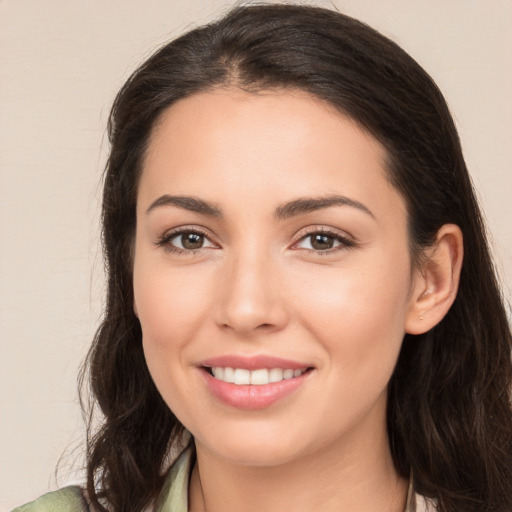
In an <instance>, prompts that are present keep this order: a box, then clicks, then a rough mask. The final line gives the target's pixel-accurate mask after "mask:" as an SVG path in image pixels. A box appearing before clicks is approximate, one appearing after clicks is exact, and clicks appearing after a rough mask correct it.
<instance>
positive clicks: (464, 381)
mask: <svg viewBox="0 0 512 512" xmlns="http://www.w3.org/2000/svg"><path fill="white" fill-rule="evenodd" d="M227 85H230V86H237V87H240V88H242V89H244V90H249V91H258V90H265V89H273V88H274V89H275V88H281V89H282V88H293V89H301V90H303V91H306V92H308V93H310V94H312V95H314V96H316V97H318V98H320V99H322V100H324V101H326V102H328V103H330V104H331V105H333V106H335V107H336V108H337V109H339V111H340V112H342V113H344V114H345V115H348V116H349V117H351V118H352V119H354V120H355V121H356V122H357V123H359V125H361V126H363V127H364V128H365V129H366V130H368V131H369V132H370V133H372V134H373V136H375V137H376V138H377V139H378V140H379V141H380V142H381V143H382V144H383V145H384V147H385V148H386V149H387V155H388V162H387V164H388V165H387V166H388V169H387V170H388V175H389V179H390V180H391V182H392V183H393V184H394V186H395V187H396V188H397V189H398V191H399V192H400V193H401V194H402V195H403V197H404V198H405V201H406V204H407V208H408V223H409V238H410V247H411V257H412V258H413V261H414V260H415V258H417V257H418V256H419V255H420V254H421V251H422V249H423V248H425V247H426V246H428V245H429V244H431V243H432V242H433V240H434V237H435V234H436V232H437V230H438V229H439V228H440V227H441V226H442V225H443V224H445V223H455V224H457V225H458V226H460V228H461V229H462V232H463V234H464V243H465V247H464V251H465V260H464V264H463V268H462V275H461V281H460V288H459V292H458V296H457V298H456V300H455V303H454V304H453V306H452V308H451V309H450V311H449V312H448V314H447V315H446V317H445V318H444V319H443V320H442V321H441V322H440V323H439V325H437V326H436V327H435V328H433V329H432V330H431V331H429V332H428V333H426V334H424V335H420V336H412V335H406V336H405V339H404V341H403V347H402V350H401V353H400V357H399V360H398V363H397V366H396V369H395V372H394V374H393V376H392V379H391V382H390V383H389V400H388V402H389V405H388V415H387V421H388V432H389V438H390V443H391V450H392V455H393V458H394V463H395V466H396V469H397V470H398V472H399V473H400V474H401V475H404V476H407V475H408V474H409V472H410V471H411V469H412V472H413V474H414V485H415V488H416V490H417V491H418V492H420V493H422V494H424V495H426V496H428V497H433V498H436V499H437V507H438V510H439V511H440V512H449V511H461V510H464V511H480V512H481V511H497V512H505V511H510V510H512V410H511V403H510V390H511V385H512V364H511V348H512V339H511V333H510V327H509V325H508V322H507V318H506V313H505V308H504V301H503V297H502V296H501V294H500V289H499V286H498V284H497V280H496V274H495V271H494V268H493V264H492V261H491V258H490V255H489V250H488V245H487V242H486V236H485V229H484V226H483V222H482V218H481V215H480V212H479V207H478V204H477V201H476V199H475V195H474V192H473V188H472V185H471V181H470V178H469V176H468V172H467V169H466V165H465V162H464V158H463V155H462V151H461V147H460V142H459V139H458V135H457V132H456V129H455V126H454V123H453V120H452V118H451V115H450V113H449V110H448V107H447V105H446V102H445V100H444V98H443V96H442V94H441V93H440V91H439V89H438V88H437V86H436V85H435V84H434V82H433V81H432V79H431V78H430V77H429V76H428V75H427V73H426V72H425V71H424V70H423V69H422V68H421V67H420V66H419V65H418V64H417V63H416V62H415V61H414V60H413V59H412V58H411V57H410V56H409V55H407V54H406V53H405V52H404V51H403V50H402V49H401V48H400V47H398V46H397V45H396V44H395V43H393V42H392V41H390V40H389V39H387V38H385V37H384V36H382V35H381V34H379V33H378V32H376V31H375V30H373V29H371V28H370V27H368V26H367V25H365V24H363V23H361V22H359V21H357V20H354V19H352V18H350V17H347V16H344V15H342V14H339V13H337V12H333V11H330V10H326V9H321V8H317V7H307V6H292V5H258V6H246V7H243V6H242V7H238V8H235V9H234V10H232V11H230V12H229V13H228V14H227V15H226V16H225V17H223V18H222V19H220V20H219V21H217V22H215V23H212V24H209V25H206V26H204V27H200V28H198V29H195V30H192V31H190V32H188V33H187V34H185V35H183V36H182V37H180V38H178V39H176V40H174V41H172V42H170V43H169V44H167V45H165V46H164V47H163V48H161V49H160V50H159V51H157V52H156V53H155V54H154V55H153V56H152V57H151V58H150V59H149V60H147V61H146V62H145V63H144V64H143V65H142V66H141V67H140V68H139V69H138V70H137V71H136V72H135V73H134V74H133V75H132V76H131V77H130V78H129V79H128V81H127V82H126V84H125V85H124V87H123V88H122V89H121V91H120V92H119V94H118V96H117V98H116V100H115V102H114V105H113V108H112V112H111V116H110V120H109V126H108V132H109V137H110V143H111V152H110V158H109V160H108V164H107V167H106V173H105V183H104V200H103V217H102V219H103V243H104V253H105V261H106V269H107V274H108V290H107V303H106V308H105V315H104V319H103V323H102V325H101V327H100V328H99V330H98V332H97V334H96V337H95V339H94V343H93V345H92V347H91V350H90V353H89V356H88V359H87V361H86V367H85V370H84V372H85V373H84V374H83V378H85V377H84V376H85V375H86V372H87V370H88V376H89V383H90V388H91V391H92V394H93V398H94V400H95V401H96V403H97V405H98V406H99V409H100V411H101V413H102V415H103V423H102V425H101V427H100V428H99V430H97V431H96V432H92V431H91V430H89V434H90V436H89V442H88V453H87V455H88V483H87V489H88V493H89V495H90V497H91V499H92V501H93V504H94V505H95V506H96V507H97V508H98V510H102V511H105V510H115V511H128V510H129V511H130V512H137V511H141V510H142V509H143V508H145V507H148V506H151V505H152V504H153V503H154V502H155V500H156V499H157V498H158V495H159V492H160V490H161V487H162V482H163V478H164V472H165V460H166V455H167V454H168V452H169V449H170V447H171V446H172V445H173V444H175V443H176V441H177V440H178V439H179V436H180V434H181V433H182V431H183V427H182V425H181V424H180V422H179V421H178V419H177V418H176V417H175V416H174V415H173V413H172V411H170V410H169V408H168V407H167V405H166V404H165V403H164V401H163V400H162V398H161V397H160V395H159V393H158V391H157V389H156V388H155V385H154V384H153V382H152V379H151V376H150V374H149V372H148V369H147V366H146V363H145V360H144V354H143V351H142V342H141V338H142V336H141V328H140V325H139V322H138V320H137V318H136V317H135V315H134V313H133V302H132V301H133V289H132V271H131V246H132V242H133V237H134V229H135V222H136V219H135V206H136V193H137V183H138V178H139V175H140V173H141V165H142V160H143V156H144V153H145V150H146V147H147V145H148V140H149V137H150V133H151V129H152V127H153V126H154V124H155V122H156V120H157V119H158V118H159V116H160V114H161V113H162V112H163V111H164V110H165V109H166V108H167V107H169V106H170V105H171V104H173V103H174V102H176V101H178V100H180V99H181V98H185V97H187V96H190V95H192V94H194V93H197V92H199V91H205V90H208V89H211V88H214V87H223V86H227ZM100 503H101V504H100Z"/></svg>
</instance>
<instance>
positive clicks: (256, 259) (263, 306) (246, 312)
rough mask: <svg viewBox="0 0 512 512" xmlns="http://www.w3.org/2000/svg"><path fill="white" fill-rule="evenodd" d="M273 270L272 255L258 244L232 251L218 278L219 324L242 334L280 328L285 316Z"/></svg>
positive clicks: (273, 261)
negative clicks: (219, 281)
mask: <svg viewBox="0 0 512 512" xmlns="http://www.w3.org/2000/svg"><path fill="white" fill-rule="evenodd" d="M276 267H277V262H276V261H275V260H274V258H273V257H272V254H271V252H270V251H268V250H262V248H261V247H258V245H257V244H251V246H246V247H244V248H241V249H240V250H237V251H233V253H232V254H231V256H229V257H228V258H227V260H226V265H225V267H224V268H223V272H222V275H221V276H220V280H221V283H220V285H219V288H220V291H221V293H220V297H219V302H218V304H217V315H216V316H217V322H218V323H219V325H221V326H223V327H225V328H231V329H232V330H234V331H237V332H238V333H239V334H244V335H247V334H250V333H251V332H254V331H255V330H258V331H259V330H261V329H263V328H264V329H266V330H271V329H277V328H280V327H282V326H283V324H284V322H285V321H286V314H285V307H284V304H283V302H282V298H281V293H280V289H279V286H277V285H278V283H277V279H276V275H277V268H276Z"/></svg>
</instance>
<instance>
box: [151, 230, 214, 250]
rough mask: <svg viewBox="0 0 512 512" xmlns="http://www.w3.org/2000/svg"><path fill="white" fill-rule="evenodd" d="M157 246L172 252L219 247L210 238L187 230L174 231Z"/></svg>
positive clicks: (165, 236)
mask: <svg viewBox="0 0 512 512" xmlns="http://www.w3.org/2000/svg"><path fill="white" fill-rule="evenodd" d="M157 245H160V246H164V247H165V248H166V249H167V250H168V251H171V252H192V251H197V250H200V249H205V248H210V247H217V246H216V245H215V244H214V243H213V242H211V241H210V240H209V238H208V237H207V236H206V235H205V234H204V233H201V232H199V231H195V230H191V229H187V230H180V231H173V232H172V233H169V234H167V235H164V236H163V237H162V239H161V240H159V241H158V242H157Z"/></svg>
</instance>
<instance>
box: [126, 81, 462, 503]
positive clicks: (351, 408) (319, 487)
mask: <svg viewBox="0 0 512 512" xmlns="http://www.w3.org/2000/svg"><path fill="white" fill-rule="evenodd" d="M384 161H385V151H384V149H383V148H382V146H381V145H380V144H379V143H378V142H377V141H376V140H375V139H374V138H373V137H372V136H370V135H369V134H367V133H366V132H364V131H363V130H361V129H360V128H359V127H358V125H357V124H355V123H354V122H352V121H351V120H349V119H348V118H346V117H344V116H343V115H341V114H340V113H339V112H336V111H334V110H333V109H332V108H330V107H329V106H326V105H325V104H324V103H322V102H321V101H319V100H318V99H315V98H313V97H311V96H308V95H306V94H304V93H300V92H294V91H282V92H263V93H259V94H257V95H254V94H249V93H245V92H241V91H238V90H236V89H230V90H217V91H214V92H210V93H200V94H197V95H194V96H192V97H189V98H187V99H184V100H181V101H179V102H177V103H176V104H174V105H173V106H171V107H170V108H169V109H168V110H167V111H166V112H165V113H164V114H163V116H162V117H161V118H160V120H159V122H158V124H157V125H156V126H155V128H154V130H153V133H152V137H151V141H150V145H149V148H148V151H147V155H146V159H145V162H144V166H143V172H142V176H141V181H140V185H139V191H138V202H137V229H136V238H135V250H134V298H135V310H136V314H137V316H138V317H139V319H140V322H141V326H142V330H143V345H144V351H145V355H146V360H147V364H148V367H149V370H150V372H151V375H152V377H153V379H154V381H155V384H156V386H157V387H158V389H159V391H160V393H161V394H162V396H163V398H164V400H165V401H166V403H167V404H168V405H169V407H170V408H171V409H172V411H173V412H174V413H175V414H176V416H177V417H178V418H179V419H180V421H181V422H182V423H183V424H184V425H185V426H186V427H187V429H188V430H189V431H190V432H191V433H192V435H193V436H194V440H195V443H196V450H197V464H196V466H195V468H194V470H193V474H192V479H191V485H190V496H189V498H190V509H191V510H194V511H196V510H198V511H199V510H208V511H210V512H211V511H220V510H222V511H223V512H226V511H230V510H237V511H252V510H265V511H273V510H296V511H310V510H320V509H319V508H318V507H319V504H321V510H322V511H330V510H351V511H354V512H358V511H369V510H379V511H397V512H398V511H400V512H402V511H403V510H404V506H405V497H406V493H407V484H408V482H407V481H406V480H404V479H401V478H400V477H399V476H398V475H397V474H396V472H395V470H394V468H393V463H392V460H391V455H390V451H389V446H388V439H387V434H386V422H385V414H386V394H387V385H388V382H389V379H390V377H391V374H392V372H393V368H394V366H395V363H396V360H397V357H398V354H399V350H400V347H401V342H402V339H403V336H404V334H405V333H406V332H413V333H419V332H423V331H425V330H427V329H429V328H430V327H431V326H432V325H435V323H437V322H438V321H439V320H440V319H441V318H442V316H443V315H444V314H445V313H446V311H447V309H448V308H449V306H450V304H451V302H452V301H453V298H454V296H455V293H456V285H457V276H458V271H459V268H460V261H461V258H462V248H461V247H462V237H461V235H460V231H458V228H456V227H454V226H445V227H443V229H442V230H441V231H440V232H439V236H438V241H437V244H436V247H435V248H433V250H432V258H430V259H428V258H427V263H425V264H424V267H423V268H421V269H416V268H412V265H411V258H410V254H409V249H408V239H407V212H406V208H405V203H404V201H403V199H402V197H401V196H400V194H399V193H398V192H397V191H396V189H395V188H394V187H393V186H392V185H391V184H390V182H389V181H388V179H387V177H386V170H385V167H384ZM164 195H170V196H173V197H177V196H186V197H194V198H198V199H201V200H202V201H207V202H209V203H211V204H213V205H215V208H216V210H217V211H216V212H215V213H216V215H210V214H207V213H206V212H204V211H203V212H196V211H190V210H189V209H187V207H184V204H183V202H182V204H181V205H177V204H170V203H169V202H167V204H162V203H165V201H164V200H161V199H160V204H158V203H155V202H156V201H158V200H159V198H161V197H162V196H164ZM334 195H335V196H343V197H345V198H349V199H350V200H351V201H352V202H357V205H359V206H354V205H351V204H345V205H340V204H334V205H330V206H325V207H322V208H318V209H315V210H313V211H306V212H299V213H297V212H295V214H294V215H289V216H286V218H284V217H283V216H280V217H279V216H276V210H278V211H279V208H280V207H282V205H283V204H286V203H289V202H291V201H295V200H297V199H299V198H301V199H302V198H315V199H318V198H326V197H330V196H334ZM361 205H362V206H361ZM365 210H367V211H365ZM210 213H211V212H210ZM220 215H222V216H220ZM178 227H184V230H185V231H186V230H188V231H199V232H200V233H201V234H202V235H205V237H204V238H203V239H201V238H200V239H199V240H203V242H200V244H199V245H201V243H202V244H203V246H202V247H201V248H199V249H197V250H186V249H185V250H183V249H181V251H180V250H179V246H180V243H181V241H182V238H181V235H180V236H178V235H176V234H175V232H174V231H173V230H174V229H176V228H178ZM321 231H324V232H325V231H327V232H328V238H327V239H326V240H327V242H329V243H332V244H333V247H332V249H329V250H323V249H322V248H321V249H320V250H319V249H318V248H316V249H315V248H313V246H312V238H311V234H312V233H318V232H321ZM173 234H174V238H172V236H171V235H173ZM339 237H341V238H339ZM315 247H317V246H315ZM177 248H178V252H177V251H176V249H177ZM434 249H435V250H434ZM226 354H237V355H246V356H247V355H249V356H251V355H260V354H266V355H272V356H276V357H281V358H285V359H292V360H294V361H300V362H303V363H306V364H307V366H309V367H312V368H313V369H312V370H311V371H310V373H309V375H308V378H307V379H306V380H305V381H304V384H303V385H302V386H300V387H299V388H298V389H297V390H296V391H294V392H293V393H292V394H291V395H289V396H287V397H286V398H284V399H282V400H280V401H278V402H276V403H275V404H273V405H271V406H270V407H267V408H263V409H260V410H255V411H252V410H249V411H247V410H240V409H237V408H235V407H231V406H229V405H226V404H224V403H222V402H220V401H219V400H218V399H217V398H215V397H214V396H213V395H212V394H211V392H210V391H209V390H208V388H207V386H205V383H204V378H203V375H202V373H201V372H202V371H203V370H202V369H201V368H200V363H201V361H204V360H205V359H207V358H211V357H216V356H221V355H226Z"/></svg>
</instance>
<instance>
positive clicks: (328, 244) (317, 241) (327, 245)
mask: <svg viewBox="0 0 512 512" xmlns="http://www.w3.org/2000/svg"><path fill="white" fill-rule="evenodd" d="M333 245H334V240H333V238H332V237H331V236H328V235H313V240H312V241H311V246H312V247H313V248H314V249H318V250H320V251H322V250H323V251H325V250H326V249H332V247H333Z"/></svg>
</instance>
